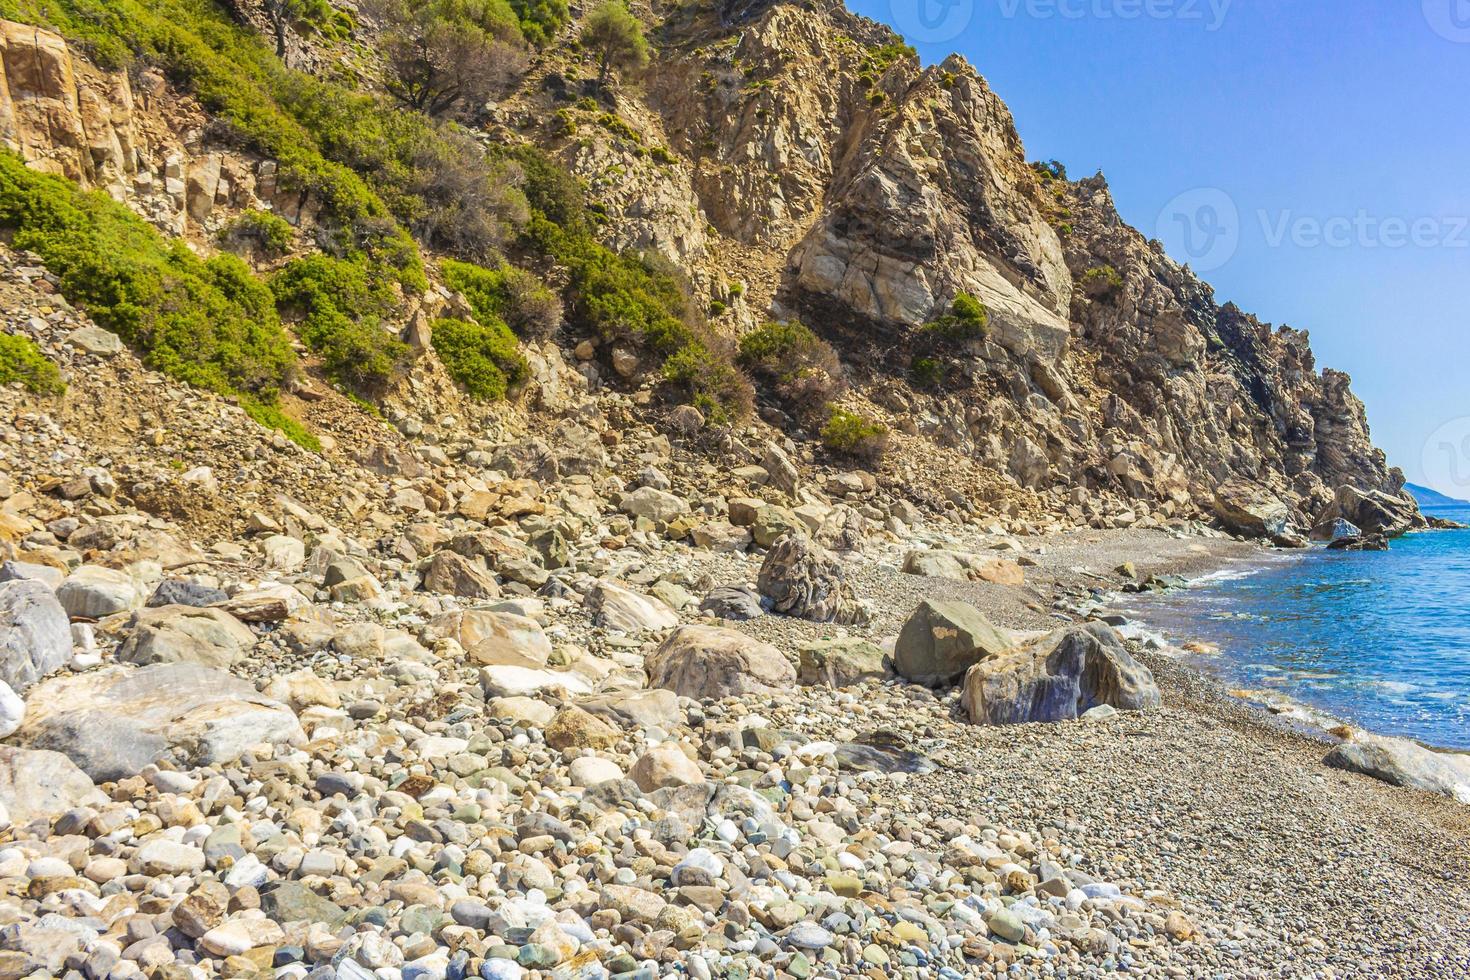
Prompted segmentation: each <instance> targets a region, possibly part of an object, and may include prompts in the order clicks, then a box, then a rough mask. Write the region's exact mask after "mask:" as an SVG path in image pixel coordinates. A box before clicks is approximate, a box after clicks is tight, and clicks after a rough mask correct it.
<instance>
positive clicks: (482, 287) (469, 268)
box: [440, 259, 562, 340]
mask: <svg viewBox="0 0 1470 980" xmlns="http://www.w3.org/2000/svg"><path fill="white" fill-rule="evenodd" d="M440 272H442V273H443V275H444V283H445V285H447V286H449V287H450V288H451V289H455V290H458V291H459V292H461V293H463V294H464V295H465V298H466V299H468V300H469V301H470V306H471V307H473V308H474V311H475V318H476V319H478V320H480V322H482V323H489V322H491V321H494V320H501V321H504V322H505V324H506V325H507V326H509V327H510V329H511V330H513V331H514V332H515V334H516V336H517V337H521V338H523V339H526V340H545V339H547V338H549V337H551V336H552V335H553V334H554V333H556V330H557V328H558V327H559V326H561V317H562V307H561V300H560V299H558V298H557V295H556V294H555V293H553V292H552V291H551V290H550V289H548V288H547V287H546V284H545V283H543V282H542V281H541V280H540V279H537V278H536V277H535V276H533V275H532V274H531V273H529V272H526V271H525V270H523V269H517V268H516V267H515V266H512V265H505V264H502V265H501V266H500V268H498V269H486V268H484V267H482V266H478V265H473V264H471V263H469V262H456V261H454V260H452V259H446V260H445V261H444V262H443V263H441V264H440Z"/></svg>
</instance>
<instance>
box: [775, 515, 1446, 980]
mask: <svg viewBox="0 0 1470 980" xmlns="http://www.w3.org/2000/svg"><path fill="white" fill-rule="evenodd" d="M970 543H971V544H974V543H975V542H970ZM1026 544H1027V545H1028V547H1032V546H1034V544H1035V541H1034V539H1027V540H1026ZM1030 554H1031V556H1032V558H1033V560H1035V561H1036V565H1035V566H1033V567H1031V568H1028V569H1027V586H1026V587H1025V589H1023V590H1016V589H1011V588H1006V587H1003V586H992V585H987V584H985V583H961V582H953V581H942V580H936V579H924V578H918V577H915V576H910V575H903V574H899V573H897V571H896V569H895V568H893V567H892V565H891V564H890V563H887V562H884V561H881V560H880V561H878V562H874V563H863V566H862V569H861V571H860V572H859V574H858V581H859V583H860V585H859V591H860V593H861V594H863V595H865V596H866V597H868V598H869V599H870V600H874V604H875V606H876V610H877V612H878V618H877V620H876V621H875V622H874V624H872V626H871V627H870V630H869V632H871V633H872V634H873V635H874V636H881V635H883V634H885V633H886V634H890V635H891V633H892V632H893V631H894V630H895V629H896V627H897V624H898V623H899V622H901V620H902V618H903V617H904V615H906V613H907V612H908V610H910V609H912V608H913V605H914V603H915V602H917V601H918V599H919V598H922V597H926V596H940V597H944V598H955V599H962V600H964V601H968V602H971V603H973V604H974V605H976V606H978V607H980V608H982V609H984V610H985V611H986V613H987V615H989V616H990V617H991V618H992V619H994V620H995V621H996V622H997V623H1000V624H1003V625H1005V626H1008V627H1010V628H1013V629H1038V628H1045V627H1046V626H1047V625H1048V624H1050V625H1055V624H1056V622H1057V619H1058V618H1059V617H1060V614H1059V613H1058V612H1056V611H1055V610H1052V609H1051V608H1050V602H1051V600H1052V599H1053V598H1055V597H1057V596H1060V595H1066V594H1071V593H1075V592H1077V591H1078V590H1085V589H1086V588H1088V587H1089V586H1092V587H1099V586H1102V585H1104V584H1105V583H1104V581H1103V580H1110V582H1109V583H1108V584H1111V585H1113V586H1116V584H1117V577H1116V576H1115V575H1110V570H1111V569H1112V568H1114V567H1116V566H1117V565H1119V564H1121V563H1122V562H1124V561H1131V562H1133V564H1134V565H1135V567H1137V569H1138V570H1139V573H1140V574H1141V575H1149V574H1158V575H1182V576H1185V577H1196V576H1199V575H1204V574H1207V573H1209V572H1213V571H1217V570H1220V569H1222V568H1228V567H1232V566H1235V565H1240V564H1246V563H1250V562H1259V561H1261V560H1263V559H1264V558H1266V557H1267V556H1265V555H1263V553H1262V552H1261V550H1260V548H1259V547H1258V546H1256V545H1252V544H1246V543H1242V542H1237V541H1233V540H1229V539H1216V540H1211V539H1201V538H1176V537H1172V536H1169V535H1167V534H1164V533H1161V532H1152V531H1148V532H1139V531H1103V532H1069V533H1067V534H1062V535H1056V536H1053V537H1050V538H1047V539H1044V544H1043V547H1042V548H1041V549H1040V550H1039V551H1035V550H1033V551H1031V552H1030ZM1027 597H1029V599H1030V601H1027ZM794 625H797V624H793V622H792V621H790V620H781V619H778V618H775V617H764V618H762V619H761V620H757V621H755V622H753V623H751V624H747V626H748V627H749V628H750V630H751V632H754V633H756V634H757V635H762V636H763V638H766V639H771V640H775V639H777V637H776V636H775V634H776V633H778V632H783V631H789V630H791V629H792V628H793V626H794ZM798 628H802V629H803V631H806V632H810V631H812V630H814V629H816V627H814V626H812V625H811V624H799V626H798ZM1139 656H1140V658H1141V659H1142V660H1144V662H1145V663H1146V664H1147V665H1148V666H1149V667H1150V668H1151V669H1152V671H1153V673H1154V677H1155V679H1156V680H1157V682H1158V684H1159V687H1160V690H1161V691H1162V693H1163V696H1164V704H1165V706H1164V708H1163V709H1162V710H1160V711H1154V712H1146V713H1140V714H1133V713H1128V714H1123V715H1119V716H1118V717H1117V718H1115V719H1112V720H1109V721H1105V722H1071V723H1062V724H1056V725H1025V726H1013V727H1003V728H988V727H978V726H972V725H968V724H966V723H965V722H964V720H963V718H962V716H961V714H960V712H959V710H958V706H957V700H958V699H957V696H956V695H955V694H953V693H951V694H950V695H949V696H948V697H945V698H942V699H925V698H918V699H916V700H915V701H914V702H913V711H912V713H911V714H910V713H907V712H906V713H905V715H904V716H902V717H885V718H871V719H870V720H869V719H866V718H864V719H863V720H865V721H868V727H873V725H874V724H875V723H876V724H879V725H881V726H883V727H888V728H897V729H899V730H900V731H904V732H907V733H909V734H910V735H911V737H913V738H914V739H915V740H916V741H920V742H922V743H923V744H925V745H929V746H933V747H935V748H934V755H935V758H936V760H937V761H939V762H941V767H940V769H939V771H937V772H935V773H932V774H929V775H924V776H920V777H916V778H914V779H913V780H911V781H910V782H908V783H907V785H906V787H905V790H906V792H905V793H904V794H903V796H901V797H900V798H899V799H898V801H897V802H896V806H897V808H898V809H899V810H900V811H901V812H905V813H907V814H910V815H912V816H915V817H916V818H918V819H920V820H922V821H926V822H932V821H934V820H935V819H943V818H958V819H961V820H965V821H984V820H994V821H996V822H997V823H1001V824H1005V825H1007V826H1010V827H1014V828H1017V829H1021V830H1025V831H1027V832H1029V833H1030V834H1032V835H1033V837H1035V839H1037V840H1043V839H1048V838H1062V839H1064V840H1066V841H1067V842H1068V843H1069V844H1070V845H1071V846H1072V847H1074V848H1076V849H1077V850H1079V851H1082V852H1083V853H1085V854H1086V855H1087V858H1088V860H1087V862H1086V863H1084V865H1083V870H1084V871H1086V872H1087V873H1089V874H1092V875H1094V876H1095V877H1097V878H1099V879H1103V880H1108V881H1115V882H1119V883H1126V884H1125V888H1127V889H1129V890H1132V891H1134V892H1135V893H1145V892H1147V891H1148V890H1149V889H1166V890H1167V891H1168V892H1169V893H1171V894H1172V896H1173V897H1174V898H1175V899H1176V900H1177V901H1178V902H1179V903H1180V906H1181V908H1183V909H1184V910H1185V912H1186V913H1187V914H1188V915H1189V917H1190V918H1191V920H1192V921H1193V922H1195V923H1196V924H1197V925H1198V927H1199V929H1200V932H1201V933H1202V935H1203V937H1204V941H1203V942H1198V943H1184V944H1170V943H1167V942H1164V941H1162V940H1161V941H1159V942H1158V943H1157V944H1154V945H1152V946H1147V947H1145V946H1143V945H1142V944H1140V947H1141V948H1140V949H1139V950H1137V953H1138V956H1139V958H1140V960H1146V961H1148V962H1149V964H1150V965H1151V966H1158V967H1160V968H1161V970H1162V972H1163V973H1164V974H1166V975H1172V976H1181V977H1184V976H1188V977H1416V978H1417V977H1463V976H1470V882H1467V881H1466V879H1465V877H1464V875H1463V868H1464V867H1465V862H1466V860H1467V859H1470V808H1466V807H1464V806H1462V805H1460V804H1457V803H1455V802H1453V801H1450V800H1447V799H1444V798H1442V797H1438V796H1433V795H1429V794H1425V793H1418V792H1413V791H1410V790H1404V789H1399V788H1396V787H1392V786H1388V785H1386V784H1383V783H1380V782H1377V781H1375V780H1373V779H1370V778H1367V777H1364V776H1359V775H1354V774H1349V773H1345V772H1341V771H1338V770H1335V769H1332V768H1329V767H1327V766H1325V765H1323V764H1322V758H1323V756H1324V755H1325V754H1326V752H1327V751H1328V748H1329V742H1328V741H1327V740H1326V739H1324V738H1319V737H1315V736H1313V735H1312V734H1310V733H1306V732H1302V731H1298V730H1294V729H1292V728H1289V727H1288V726H1287V725H1286V724H1284V723H1283V722H1282V721H1281V720H1280V719H1278V718H1276V717H1275V716H1273V715H1271V714H1269V713H1267V712H1265V711H1262V710H1259V709H1257V708H1254V707H1252V706H1249V705H1247V704H1245V703H1244V702H1242V701H1240V700H1239V699H1237V698H1234V697H1231V696H1230V695H1228V694H1226V693H1225V691H1224V690H1223V689H1222V688H1221V687H1220V685H1218V684H1217V683H1216V682H1215V681H1214V680H1213V679H1212V678H1210V677H1207V676H1205V675H1203V674H1201V673H1200V672H1199V671H1198V670H1197V669H1195V668H1194V667H1192V666H1190V665H1189V664H1187V663H1185V662H1183V661H1181V660H1179V659H1177V658H1175V657H1171V656H1165V655H1159V654H1156V653H1149V652H1143V653H1141V654H1139ZM857 713H858V716H859V717H860V718H861V717H862V716H863V715H864V712H863V710H862V708H858V709H857ZM863 727H864V726H863V724H862V723H861V722H859V721H857V720H854V719H853V718H844V719H838V720H837V722H835V723H834V722H833V721H831V720H828V719H822V720H820V721H818V722H817V723H815V724H814V725H813V726H812V727H811V728H810V729H809V730H808V732H807V733H808V734H811V735H813V736H818V737H831V736H832V734H833V730H834V729H838V728H848V729H862V728H863ZM1150 972H1151V971H1150ZM1013 975H1014V974H1013ZM1079 975H1087V974H1086V973H1083V974H1079Z"/></svg>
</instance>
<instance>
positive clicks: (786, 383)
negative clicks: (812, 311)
mask: <svg viewBox="0 0 1470 980" xmlns="http://www.w3.org/2000/svg"><path fill="white" fill-rule="evenodd" d="M736 361H737V363H738V364H739V365H740V366H741V367H743V368H744V369H745V370H746V371H748V372H750V373H751V375H752V376H754V377H755V379H756V380H757V381H759V382H760V383H761V384H763V385H765V386H766V387H768V388H769V389H770V390H771V392H772V393H773V394H774V395H775V396H776V397H777V399H779V400H780V401H781V403H782V404H783V405H785V406H786V407H787V408H788V409H790V410H791V411H793V412H795V413H796V414H798V415H800V416H803V417H806V418H821V417H822V416H823V415H825V414H826V411H827V405H828V403H829V402H831V400H832V399H833V398H835V397H836V396H837V395H839V394H841V393H842V391H843V389H844V388H845V387H846V384H845V382H844V381H843V377H842V364H841V362H840V361H839V360H838V359H837V354H836V352H835V351H833V350H832V347H831V346H830V345H829V344H828V343H827V342H826V341H824V340H822V339H821V338H820V337H818V336H817V335H816V334H814V333H812V331H811V330H810V329H809V328H808V327H806V326H805V325H804V324H802V323H799V322H796V321H792V322H788V323H774V322H771V323H763V324H761V325H760V326H759V327H757V328H755V329H754V330H752V331H750V333H748V334H746V335H745V336H744V337H741V338H740V346H739V354H738V356H737V359H736Z"/></svg>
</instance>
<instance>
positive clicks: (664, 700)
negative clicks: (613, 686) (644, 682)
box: [577, 687, 684, 729]
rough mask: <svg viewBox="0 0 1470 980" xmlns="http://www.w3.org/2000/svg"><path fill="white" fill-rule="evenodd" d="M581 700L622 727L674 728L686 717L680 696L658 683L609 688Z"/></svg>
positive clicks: (584, 704) (587, 706)
mask: <svg viewBox="0 0 1470 980" xmlns="http://www.w3.org/2000/svg"><path fill="white" fill-rule="evenodd" d="M577 704H578V705H579V706H580V707H582V708H584V709H586V710H587V711H590V712H591V713H592V714H594V715H597V717H599V718H601V719H603V720H604V721H607V722H610V723H611V724H614V725H617V726H618V727H619V728H655V727H657V728H665V729H668V728H673V727H674V726H676V725H678V724H679V723H680V722H681V721H682V720H683V718H684V713H683V712H682V711H680V710H679V696H678V695H677V694H675V693H674V692H673V691H668V690H665V689H663V688H661V687H655V688H652V689H650V690H647V691H608V692H606V693H603V694H595V695H593V696H592V697H590V698H583V699H582V700H580V701H578V702H577Z"/></svg>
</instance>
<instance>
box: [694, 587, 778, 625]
mask: <svg viewBox="0 0 1470 980" xmlns="http://www.w3.org/2000/svg"><path fill="white" fill-rule="evenodd" d="M699 611H700V612H702V613H704V614H705V615H706V616H713V617H714V618H716V619H728V620H731V621H734V622H743V621H746V620H751V619H759V618H760V617H762V616H764V615H765V614H766V611H765V610H764V609H762V608H761V597H760V595H759V594H757V593H756V591H755V590H754V589H752V588H749V587H748V586H744V585H719V586H716V587H715V588H713V589H710V591H709V595H707V596H705V597H704V601H703V602H701V603H700V604H699Z"/></svg>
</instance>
